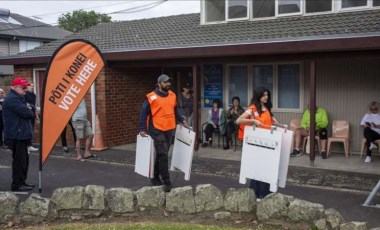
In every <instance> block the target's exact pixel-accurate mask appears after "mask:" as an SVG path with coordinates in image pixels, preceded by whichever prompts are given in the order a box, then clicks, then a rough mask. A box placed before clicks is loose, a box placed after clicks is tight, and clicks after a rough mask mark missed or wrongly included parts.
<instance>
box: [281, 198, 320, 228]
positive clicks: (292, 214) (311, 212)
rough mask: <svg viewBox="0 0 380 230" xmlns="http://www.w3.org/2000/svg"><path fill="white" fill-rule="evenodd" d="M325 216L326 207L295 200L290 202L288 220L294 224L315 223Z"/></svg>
mask: <svg viewBox="0 0 380 230" xmlns="http://www.w3.org/2000/svg"><path fill="white" fill-rule="evenodd" d="M323 216H324V206H323V205H321V204H316V203H311V202H308V201H304V200H300V199H294V200H293V201H291V202H290V205H289V211H288V218H289V219H290V220H291V221H292V222H306V223H310V224H312V223H314V222H315V221H317V220H319V219H321V218H322V217H323Z"/></svg>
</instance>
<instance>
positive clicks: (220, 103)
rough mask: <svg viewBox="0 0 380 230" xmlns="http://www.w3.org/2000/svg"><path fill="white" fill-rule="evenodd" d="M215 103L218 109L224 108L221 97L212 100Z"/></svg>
mask: <svg viewBox="0 0 380 230" xmlns="http://www.w3.org/2000/svg"><path fill="white" fill-rule="evenodd" d="M214 103H216V104H217V107H218V109H219V108H222V101H221V100H219V99H214V100H213V101H212V104H214Z"/></svg>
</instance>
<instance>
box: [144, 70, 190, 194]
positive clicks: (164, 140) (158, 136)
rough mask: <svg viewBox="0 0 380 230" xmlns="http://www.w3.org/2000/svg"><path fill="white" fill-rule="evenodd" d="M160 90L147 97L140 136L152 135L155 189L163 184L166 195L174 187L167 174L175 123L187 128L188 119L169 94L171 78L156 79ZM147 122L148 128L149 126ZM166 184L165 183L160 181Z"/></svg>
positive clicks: (170, 93) (174, 96)
mask: <svg viewBox="0 0 380 230" xmlns="http://www.w3.org/2000/svg"><path fill="white" fill-rule="evenodd" d="M157 84H158V87H157V88H156V89H155V90H154V91H153V92H151V93H149V94H147V96H146V99H145V101H144V102H143V105H142V108H141V114H140V128H139V131H140V135H141V136H143V137H146V136H148V133H149V134H150V135H151V137H152V139H153V140H154V147H155V149H156V159H155V162H154V178H153V179H151V184H152V185H153V186H158V185H162V184H164V191H165V192H170V190H171V183H170V175H169V170H168V151H169V147H170V144H171V139H172V136H173V133H174V130H175V128H176V121H178V122H180V123H182V124H183V125H184V126H185V127H187V122H186V120H185V118H184V117H183V116H182V115H181V114H180V113H179V111H178V108H177V99H176V95H175V94H174V93H173V92H172V91H171V90H170V87H171V78H170V77H169V76H167V75H165V74H162V75H161V76H159V77H158V79H157ZM147 120H149V124H148V126H147ZM160 176H161V179H162V180H163V182H162V181H161V179H160Z"/></svg>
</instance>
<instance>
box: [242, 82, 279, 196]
mask: <svg viewBox="0 0 380 230" xmlns="http://www.w3.org/2000/svg"><path fill="white" fill-rule="evenodd" d="M271 109H272V101H271V94H270V91H269V89H267V88H263V87H261V88H258V89H255V91H254V95H253V98H252V100H251V105H250V106H249V107H248V109H247V110H246V111H245V112H244V113H243V114H242V115H241V116H240V117H239V118H238V119H237V120H236V124H238V125H249V126H252V125H256V126H257V127H258V128H263V129H271V126H272V125H274V124H278V122H277V120H276V119H275V118H274V117H273V114H272V112H271ZM242 130H243V131H244V127H243V129H242ZM239 134H240V135H239V138H240V136H241V139H243V136H244V133H243V132H241V129H240V130H239ZM249 187H250V188H253V189H254V190H255V193H256V197H257V199H263V198H264V197H265V196H267V195H268V194H270V191H269V187H270V185H269V184H268V183H265V182H261V181H256V180H251V182H250V185H249Z"/></svg>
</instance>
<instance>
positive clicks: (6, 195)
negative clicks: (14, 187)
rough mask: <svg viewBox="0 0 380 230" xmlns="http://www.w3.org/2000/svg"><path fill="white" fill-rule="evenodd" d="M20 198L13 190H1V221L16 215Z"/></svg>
mask: <svg viewBox="0 0 380 230" xmlns="http://www.w3.org/2000/svg"><path fill="white" fill-rule="evenodd" d="M19 202H20V199H19V198H18V197H17V196H16V195H15V194H13V193H11V192H0V207H1V208H0V223H5V222H6V221H8V220H10V219H11V218H13V217H14V215H15V213H16V209H17V207H18V204H19Z"/></svg>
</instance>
